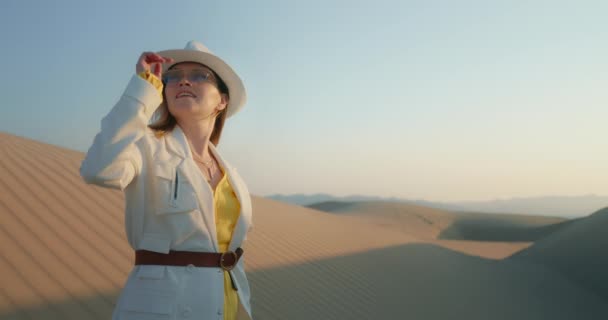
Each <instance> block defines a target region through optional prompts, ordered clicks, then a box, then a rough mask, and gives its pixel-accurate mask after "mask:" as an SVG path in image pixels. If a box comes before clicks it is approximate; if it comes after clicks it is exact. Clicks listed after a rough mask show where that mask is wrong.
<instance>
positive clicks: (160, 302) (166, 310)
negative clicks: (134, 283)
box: [121, 291, 173, 315]
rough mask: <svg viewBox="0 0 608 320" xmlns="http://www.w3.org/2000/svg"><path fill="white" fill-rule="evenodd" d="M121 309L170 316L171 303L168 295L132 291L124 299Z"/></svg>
mask: <svg viewBox="0 0 608 320" xmlns="http://www.w3.org/2000/svg"><path fill="white" fill-rule="evenodd" d="M121 309H122V310H123V311H135V312H145V313H155V314H163V315H171V311H172V309H173V302H172V299H171V295H170V294H165V293H161V292H149V291H133V292H131V293H130V294H128V295H127V296H126V297H125V300H124V302H123V304H122V308H121Z"/></svg>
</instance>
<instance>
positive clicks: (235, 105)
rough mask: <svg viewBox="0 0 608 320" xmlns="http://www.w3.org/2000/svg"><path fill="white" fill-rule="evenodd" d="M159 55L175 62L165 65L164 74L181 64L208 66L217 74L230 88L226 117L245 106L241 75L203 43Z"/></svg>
mask: <svg viewBox="0 0 608 320" xmlns="http://www.w3.org/2000/svg"><path fill="white" fill-rule="evenodd" d="M157 53H158V54H159V55H161V56H163V57H167V58H172V59H173V60H174V62H173V63H172V64H170V65H169V64H163V72H165V71H167V70H168V69H169V68H171V67H172V66H174V65H176V64H178V63H181V62H196V63H200V64H204V65H206V66H207V67H209V68H210V69H211V70H213V71H214V72H215V73H217V75H218V76H219V77H220V78H221V79H222V80H223V81H224V83H225V84H226V86H227V87H228V94H229V95H230V100H229V102H228V106H227V107H226V108H227V110H226V117H230V116H232V115H234V114H236V113H237V112H238V111H240V110H241V109H242V108H243V106H245V102H246V101H247V93H246V91H245V85H243V81H242V80H241V78H240V77H239V75H238V74H237V73H236V72H235V71H234V70H233V69H232V68H231V67H230V66H229V65H228V64H227V63H226V62H225V61H224V60H222V59H220V58H219V57H218V56H216V55H215V54H213V53H212V52H211V51H210V50H209V49H208V48H207V47H205V46H204V45H203V44H202V43H200V42H197V41H194V40H193V41H190V42H188V43H187V44H186V47H185V48H184V49H174V50H164V51H160V52H157Z"/></svg>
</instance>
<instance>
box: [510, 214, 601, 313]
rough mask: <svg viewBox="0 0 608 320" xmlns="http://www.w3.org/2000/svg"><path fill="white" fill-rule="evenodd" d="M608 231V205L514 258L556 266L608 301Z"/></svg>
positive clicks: (555, 267)
mask: <svg viewBox="0 0 608 320" xmlns="http://www.w3.org/2000/svg"><path fill="white" fill-rule="evenodd" d="M606 230H608V208H605V209H602V210H599V211H597V212H595V213H593V214H592V215H590V216H588V217H587V218H585V219H579V220H577V221H574V222H573V223H571V224H569V225H568V226H566V227H564V228H562V229H560V230H559V231H557V232H555V233H552V234H550V235H549V236H547V237H545V238H543V239H540V240H539V241H537V242H536V243H534V245H533V246H531V247H530V248H528V249H527V250H525V251H522V252H519V253H517V254H516V255H514V256H513V257H512V258H511V259H512V260H525V261H533V262H535V263H539V264H543V265H545V266H548V267H550V268H552V269H555V270H557V271H559V272H561V273H562V274H563V275H566V276H567V277H568V278H570V279H572V280H574V281H577V282H578V283H581V284H583V285H584V286H585V287H586V288H589V289H590V290H592V291H593V292H595V293H596V294H598V295H600V296H602V297H603V298H604V299H605V300H607V301H608V254H607V252H608V234H607V233H606ZM606 314H607V315H608V310H607V313H606Z"/></svg>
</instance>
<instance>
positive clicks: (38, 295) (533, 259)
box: [0, 133, 608, 320]
mask: <svg viewBox="0 0 608 320" xmlns="http://www.w3.org/2000/svg"><path fill="white" fill-rule="evenodd" d="M83 156H84V155H83V153H82V152H76V151H72V150H68V149H65V148H61V147H57V146H52V145H49V144H45V143H41V142H37V141H34V140H30V139H25V138H21V137H16V136H13V135H10V134H6V133H0V219H1V220H0V221H2V223H1V225H0V252H1V255H0V277H1V279H2V286H1V287H0V288H1V289H0V319H109V318H110V314H111V312H112V308H113V304H114V301H115V299H116V297H117V295H118V293H119V291H120V289H121V287H122V284H123V283H124V281H125V280H126V276H127V274H128V272H129V270H130V268H131V266H132V263H133V253H132V250H131V248H130V247H129V246H128V244H127V241H126V238H125V233H124V225H123V209H124V203H123V201H124V198H123V196H122V193H121V192H120V191H116V190H108V189H103V188H99V187H95V186H90V185H86V184H85V183H84V182H83V181H82V179H81V178H80V176H79V174H78V168H79V166H80V161H81V160H82V158H83ZM253 209H254V211H253V212H254V220H253V221H254V227H253V229H252V232H251V233H250V234H249V236H248V240H247V242H246V244H245V247H244V249H245V259H246V260H245V264H246V269H247V272H248V277H249V279H250V282H251V286H252V305H253V315H254V318H255V319H296V320H297V319H480V320H481V319H484V320H485V319H607V318H608V271H606V270H608V255H606V253H605V252H606V248H607V247H608V236H607V235H606V233H605V230H606V228H608V209H604V210H600V211H598V212H595V213H591V212H590V215H589V216H587V217H584V218H580V219H576V220H564V219H561V218H551V217H537V216H522V215H518V216H516V215H508V214H504V215H491V214H482V213H454V212H448V211H442V210H436V209H431V208H425V207H419V206H412V205H404V204H394V203H384V202H369V203H346V204H344V203H342V204H341V203H325V204H318V205H316V206H313V208H306V207H300V206H294V205H290V204H286V203H281V202H277V201H273V200H269V199H266V198H262V197H257V196H254V197H253Z"/></svg>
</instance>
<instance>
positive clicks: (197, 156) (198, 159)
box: [192, 152, 213, 168]
mask: <svg viewBox="0 0 608 320" xmlns="http://www.w3.org/2000/svg"><path fill="white" fill-rule="evenodd" d="M192 159H194V161H196V162H199V163H202V164H203V165H204V166H205V167H207V168H211V166H213V159H209V161H206V162H205V160H203V159H202V158H201V157H200V156H199V155H198V154H196V153H194V152H192Z"/></svg>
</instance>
